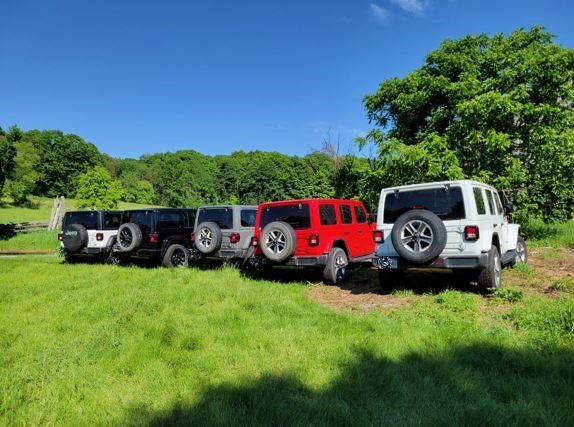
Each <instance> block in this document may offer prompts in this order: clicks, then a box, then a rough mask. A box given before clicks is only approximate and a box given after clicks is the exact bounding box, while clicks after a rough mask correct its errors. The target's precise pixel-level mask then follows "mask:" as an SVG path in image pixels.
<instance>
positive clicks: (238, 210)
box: [194, 205, 257, 261]
mask: <svg viewBox="0 0 574 427" xmlns="http://www.w3.org/2000/svg"><path fill="white" fill-rule="evenodd" d="M256 213H257V206H250V205H218V206H200V207H199V209H198V210H197V216H196V217H195V232H194V246H195V248H194V258H195V260H196V261H200V260H204V259H207V258H210V259H223V260H232V259H236V260H237V259H240V260H244V259H246V257H247V256H248V252H249V249H250V244H251V238H252V237H253V232H254V226H255V215H256Z"/></svg>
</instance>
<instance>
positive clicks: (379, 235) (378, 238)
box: [373, 230, 385, 243]
mask: <svg viewBox="0 0 574 427" xmlns="http://www.w3.org/2000/svg"><path fill="white" fill-rule="evenodd" d="M373 240H374V241H375V243H383V242H384V241H385V236H384V235H383V231H382V230H375V231H373Z"/></svg>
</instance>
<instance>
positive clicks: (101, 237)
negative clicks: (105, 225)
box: [96, 233, 104, 242]
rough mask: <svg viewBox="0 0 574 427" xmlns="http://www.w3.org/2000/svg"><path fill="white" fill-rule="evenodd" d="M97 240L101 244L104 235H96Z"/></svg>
mask: <svg viewBox="0 0 574 427" xmlns="http://www.w3.org/2000/svg"><path fill="white" fill-rule="evenodd" d="M96 240H97V241H98V242H101V241H102V240H104V233H96Z"/></svg>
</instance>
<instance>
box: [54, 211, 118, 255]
mask: <svg viewBox="0 0 574 427" xmlns="http://www.w3.org/2000/svg"><path fill="white" fill-rule="evenodd" d="M121 221H122V212H120V211H101V210H86V211H69V212H66V214H65V215H64V219H63V221H62V231H61V232H60V233H59V234H58V240H59V241H60V248H61V250H62V252H63V253H64V257H65V259H66V262H69V263H73V262H76V261H80V260H96V261H104V262H106V263H111V264H118V263H119V261H120V260H119V259H118V258H117V257H115V256H114V253H113V251H112V247H113V245H114V244H115V243H116V235H117V233H118V227H119V226H120V224H121Z"/></svg>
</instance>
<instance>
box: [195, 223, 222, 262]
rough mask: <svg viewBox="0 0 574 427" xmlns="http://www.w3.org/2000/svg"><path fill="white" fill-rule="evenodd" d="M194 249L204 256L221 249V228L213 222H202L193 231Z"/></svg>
mask: <svg viewBox="0 0 574 427" xmlns="http://www.w3.org/2000/svg"><path fill="white" fill-rule="evenodd" d="M195 247H196V248H197V250H198V251H199V252H201V253H202V254H205V255H210V254H212V253H214V252H215V251H216V250H218V249H219V248H220V247H221V228H219V226H218V225H217V224H216V223H214V222H202V223H201V224H199V225H198V226H197V228H196V229H195Z"/></svg>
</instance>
